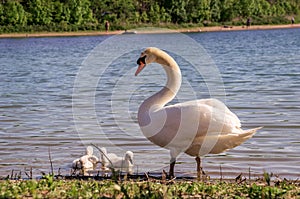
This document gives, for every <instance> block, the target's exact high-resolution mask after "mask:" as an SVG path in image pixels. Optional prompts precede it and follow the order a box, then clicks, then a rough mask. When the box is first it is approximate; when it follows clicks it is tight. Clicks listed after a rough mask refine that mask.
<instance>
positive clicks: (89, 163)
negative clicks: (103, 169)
mask: <svg viewBox="0 0 300 199" xmlns="http://www.w3.org/2000/svg"><path fill="white" fill-rule="evenodd" d="M98 162H99V159H98V158H97V157H96V156H94V155H93V147H91V146H88V147H87V148H86V155H84V156H82V157H81V158H77V159H75V160H74V161H73V163H72V168H73V169H82V170H83V172H84V175H88V171H92V170H94V169H95V168H96V166H97V163H98Z"/></svg>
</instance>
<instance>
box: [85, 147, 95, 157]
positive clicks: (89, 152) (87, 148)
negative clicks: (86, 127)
mask: <svg viewBox="0 0 300 199" xmlns="http://www.w3.org/2000/svg"><path fill="white" fill-rule="evenodd" d="M93 152H94V150H93V147H91V146H88V147H86V154H87V155H89V156H91V155H93Z"/></svg>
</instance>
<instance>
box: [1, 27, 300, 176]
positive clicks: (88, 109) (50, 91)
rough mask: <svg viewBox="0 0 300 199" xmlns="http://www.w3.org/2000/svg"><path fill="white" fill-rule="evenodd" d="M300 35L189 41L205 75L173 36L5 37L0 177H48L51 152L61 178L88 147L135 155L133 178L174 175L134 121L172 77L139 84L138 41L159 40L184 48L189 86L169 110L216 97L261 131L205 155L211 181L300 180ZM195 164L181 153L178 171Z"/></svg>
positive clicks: (207, 36)
mask: <svg viewBox="0 0 300 199" xmlns="http://www.w3.org/2000/svg"><path fill="white" fill-rule="evenodd" d="M299 34H300V29H284V30H264V31H262V30H257V31H236V32H211V33H189V34H185V35H184V37H187V38H189V39H190V40H192V41H193V42H195V43H197V44H195V45H193V46H197V45H199V46H201V47H203V49H202V50H203V52H202V51H201V53H200V54H201V56H199V59H201V60H202V61H203V59H202V58H204V60H205V59H208V62H206V61H205V62H203V64H204V65H205V64H206V63H210V65H208V66H206V68H202V67H199V69H200V70H202V71H200V73H197V70H196V69H197V66H196V67H195V66H192V63H193V61H189V60H187V59H186V58H185V56H187V57H188V56H190V57H193V55H194V51H193V50H194V48H193V46H191V48H189V47H185V46H184V45H183V46H181V43H180V42H179V40H176V38H175V36H174V34H155V35H145V34H143V35H140V34H137V35H123V36H122V35H120V36H117V37H116V40H114V39H113V37H109V36H97V37H93V36H91V37H63V38H24V39H0V88H1V90H0V135H1V136H0V176H7V175H9V174H11V171H12V170H14V171H15V172H19V171H22V172H24V170H26V169H28V168H33V173H34V175H37V176H38V175H41V172H46V173H48V172H49V171H50V163H49V157H48V152H49V149H50V151H51V157H52V161H53V165H54V171H55V172H57V170H58V169H59V168H61V173H62V174H69V172H70V167H69V166H70V163H71V162H72V161H73V159H75V158H77V157H80V156H81V155H83V154H84V153H85V147H86V146H87V145H88V144H90V143H93V144H96V145H97V146H105V147H106V148H107V150H108V151H109V152H114V153H117V154H118V155H120V156H121V155H122V154H123V153H125V151H126V150H132V151H133V152H134V160H135V165H136V167H135V171H136V172H147V171H150V172H161V170H162V169H166V170H168V164H169V152H168V151H167V150H165V149H161V148H159V147H157V146H155V145H153V144H152V143H150V142H149V141H148V140H147V139H145V138H144V136H143V135H142V133H141V132H140V130H139V127H138V125H137V119H136V117H137V116H136V115H137V110H138V107H139V104H140V103H141V102H142V101H143V100H144V99H145V98H146V97H147V96H150V95H151V94H153V93H155V92H156V91H158V90H159V89H160V88H161V86H163V85H164V81H165V77H164V73H163V71H162V69H161V68H160V66H157V65H153V68H152V69H149V68H146V69H144V71H142V73H141V74H140V75H139V76H138V77H134V71H135V69H136V60H137V58H138V57H139V54H140V52H141V48H140V47H139V45H136V46H135V42H137V43H138V42H141V41H144V42H145V46H147V45H148V44H149V43H151V42H152V41H155V42H157V41H158V42H159V43H160V44H164V42H165V43H166V47H165V48H166V49H168V45H170V46H176V49H180V48H182V51H181V53H175V52H174V51H173V53H172V50H170V53H171V54H172V55H173V56H174V57H175V59H176V61H177V62H178V63H179V65H180V66H181V69H182V74H183V79H184V83H183V89H182V91H180V93H179V94H178V96H179V97H178V98H176V99H175V100H174V101H173V102H171V103H170V104H172V103H176V102H177V101H186V100H189V99H191V100H192V99H195V98H208V97H216V98H219V99H220V100H222V101H224V102H225V103H226V105H227V106H228V107H229V108H230V109H231V110H232V111H233V112H234V113H236V114H237V115H238V117H239V118H240V120H241V122H242V126H243V128H244V129H248V128H254V127H259V126H263V127H264V128H263V129H262V130H260V131H258V132H257V133H256V134H255V135H254V137H253V138H251V139H249V140H247V141H246V142H245V143H244V144H242V145H240V146H238V147H236V148H234V149H231V150H229V151H226V152H224V153H222V154H218V155H207V156H205V157H204V158H203V162H202V163H203V167H204V170H205V171H206V172H207V174H208V175H210V176H212V177H214V178H218V177H220V167H222V173H223V174H222V175H223V177H230V178H233V177H236V176H238V175H239V174H240V173H243V174H244V175H245V176H248V173H249V169H250V171H251V175H253V176H255V175H260V174H262V173H263V172H264V171H267V172H273V173H275V174H278V175H279V176H280V177H286V178H290V179H297V178H299V177H300V170H299V168H300V102H299V99H300V86H299V85H300V53H299V52H300V37H299ZM181 36H182V35H181ZM181 36H180V37H179V38H181ZM172 37H174V39H173V41H172V42H169V41H168V39H170V38H171V39H172ZM118 39H119V40H118ZM127 40H128V42H126V41H127ZM187 40H188V39H187ZM190 40H189V41H190ZM118 41H119V42H118ZM122 41H125V42H124V43H125V45H124V44H123V43H122ZM132 41H133V42H132ZM189 41H188V42H189ZM105 42H106V43H105ZM114 42H115V43H114ZM116 42H118V43H117V44H116ZM155 42H154V45H156V43H155ZM181 42H182V41H181ZM114 44H116V45H114ZM118 44H119V45H118ZM121 44H122V46H121ZM120 46H121V47H120ZM145 46H144V47H145ZM123 48H124V49H128V51H124V50H123ZM93 49H94V50H93ZM119 52H120V53H119ZM205 53H207V54H206V55H205V56H204V55H203V54H205ZM202 56H204V57H202ZM184 58H185V59H184ZM192 59H193V60H195V58H192ZM109 60H110V61H109ZM201 60H200V61H199V63H201V64H202V61H201ZM196 61H197V60H196ZM148 67H150V66H148ZM195 68H196V69H195ZM211 70H213V71H214V72H213V73H211V74H210V75H209V74H208V75H207V74H206V71H211ZM216 77H217V79H215V78H216ZM210 78H212V79H211V80H210ZM214 80H215V81H214ZM216 81H217V84H210V82H216ZM213 85H216V87H214V86H213ZM215 88H218V89H219V90H220V92H216V93H215V90H214V89H215ZM191 90H192V92H191ZM219 90H218V91H219ZM91 95H92V96H91ZM85 100H86V103H85ZM89 102H92V105H91V104H88V103H89ZM95 153H96V154H97V153H98V152H97V150H96V149H95ZM195 166H196V165H195V160H194V158H192V157H189V156H187V155H184V154H182V155H180V156H179V158H178V164H177V165H176V167H175V172H177V175H195V174H196V172H195V170H196V169H195Z"/></svg>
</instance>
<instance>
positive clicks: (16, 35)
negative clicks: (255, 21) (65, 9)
mask: <svg viewBox="0 0 300 199" xmlns="http://www.w3.org/2000/svg"><path fill="white" fill-rule="evenodd" d="M157 28H160V27H157ZM284 28H300V24H293V25H291V24H283V25H253V26H250V27H246V26H209V27H202V26H199V27H198V26H190V27H175V28H172V27H169V28H168V29H169V30H174V31H178V32H182V33H185V32H219V31H239V30H269V29H284ZM166 29H167V28H166ZM133 30H137V31H136V33H138V34H139V33H141V34H142V33H162V32H163V31H162V30H163V28H162V29H160V31H159V32H157V30H158V29H155V28H150V27H149V28H147V27H146V28H145V29H143V30H142V29H139V28H137V29H133ZM124 32H125V31H124V30H116V31H108V32H106V31H77V32H68V31H66V32H31V33H2V34H0V38H26V37H70V36H98V35H115V34H122V33H124Z"/></svg>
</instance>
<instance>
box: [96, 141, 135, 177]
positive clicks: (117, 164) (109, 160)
mask: <svg viewBox="0 0 300 199" xmlns="http://www.w3.org/2000/svg"><path fill="white" fill-rule="evenodd" d="M101 151H102V153H101V163H102V168H103V169H104V170H106V169H107V168H113V169H121V170H125V171H126V172H127V173H128V174H133V166H134V164H133V152H131V151H126V153H125V156H124V157H119V156H117V155H116V154H114V153H107V151H106V149H105V148H104V147H103V148H101Z"/></svg>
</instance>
